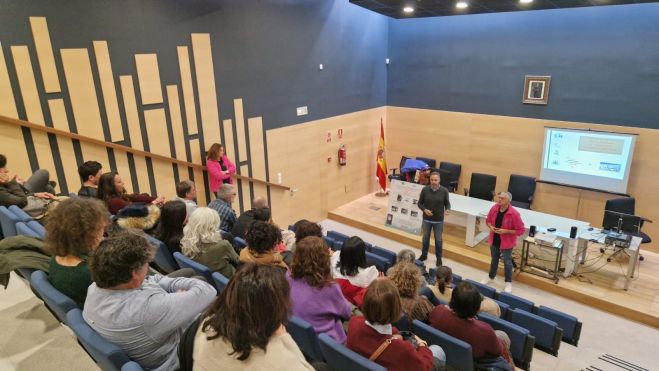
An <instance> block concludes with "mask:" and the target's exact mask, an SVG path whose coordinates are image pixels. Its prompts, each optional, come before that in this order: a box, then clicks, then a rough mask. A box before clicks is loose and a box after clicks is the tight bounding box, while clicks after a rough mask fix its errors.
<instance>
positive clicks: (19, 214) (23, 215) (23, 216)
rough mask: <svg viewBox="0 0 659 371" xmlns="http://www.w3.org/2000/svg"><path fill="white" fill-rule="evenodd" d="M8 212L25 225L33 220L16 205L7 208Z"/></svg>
mask: <svg viewBox="0 0 659 371" xmlns="http://www.w3.org/2000/svg"><path fill="white" fill-rule="evenodd" d="M9 211H11V212H12V213H14V214H15V215H16V216H17V217H18V218H19V219H20V220H21V221H22V222H25V223H27V222H30V221H32V220H34V218H32V217H31V216H30V215H29V214H28V213H26V212H25V211H23V209H21V208H20V207H18V206H16V205H11V206H9Z"/></svg>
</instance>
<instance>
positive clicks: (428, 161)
mask: <svg viewBox="0 0 659 371" xmlns="http://www.w3.org/2000/svg"><path fill="white" fill-rule="evenodd" d="M416 159H417V160H421V161H423V162H425V163H426V164H428V167H432V168H434V167H435V166H436V165H437V161H436V160H435V159H432V158H428V157H417V158H416Z"/></svg>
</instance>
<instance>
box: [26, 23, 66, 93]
mask: <svg viewBox="0 0 659 371" xmlns="http://www.w3.org/2000/svg"><path fill="white" fill-rule="evenodd" d="M30 26H31V27H32V37H33V38H34V46H35V48H36V49H37V59H38V60H39V69H41V77H42V79H43V88H44V91H45V92H46V93H59V92H60V91H62V90H61V89H60V84H59V77H58V76H57V67H56V65H55V56H54V54H53V45H52V44H51V42H50V34H49V33H48V23H47V22H46V18H45V17H30Z"/></svg>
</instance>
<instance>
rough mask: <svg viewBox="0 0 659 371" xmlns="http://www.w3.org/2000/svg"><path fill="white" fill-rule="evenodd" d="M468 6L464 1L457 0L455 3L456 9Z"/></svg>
mask: <svg viewBox="0 0 659 371" xmlns="http://www.w3.org/2000/svg"><path fill="white" fill-rule="evenodd" d="M468 6H469V4H467V2H466V1H458V3H457V4H455V7H456V8H458V9H465V8H467V7H468Z"/></svg>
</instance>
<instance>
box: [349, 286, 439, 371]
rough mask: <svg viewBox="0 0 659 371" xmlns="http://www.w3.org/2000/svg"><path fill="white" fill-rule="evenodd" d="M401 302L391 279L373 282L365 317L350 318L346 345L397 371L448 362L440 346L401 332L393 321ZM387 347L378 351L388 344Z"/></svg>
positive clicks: (397, 315)
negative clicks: (406, 338)
mask: <svg viewBox="0 0 659 371" xmlns="http://www.w3.org/2000/svg"><path fill="white" fill-rule="evenodd" d="M401 310H402V307H401V302H400V297H399V296H398V289H396V286H395V285H394V283H393V282H391V280H388V279H382V280H376V281H374V282H373V283H372V284H371V285H370V286H369V287H368V290H367V291H366V295H364V304H363V305H362V312H363V313H364V316H363V317H362V316H355V317H352V318H351V319H350V324H349V326H348V341H347V343H346V346H347V347H348V348H349V349H351V350H353V351H355V352H357V353H359V354H361V355H362V356H364V357H366V358H369V359H371V360H372V361H374V362H376V363H377V364H379V365H381V366H383V367H386V368H387V370H389V371H395V370H433V369H438V368H440V367H441V366H442V365H443V364H444V363H445V362H446V355H445V354H444V351H443V350H442V348H440V347H439V346H437V345H432V346H430V347H428V344H427V343H426V342H425V341H423V340H421V339H420V338H418V337H417V336H416V335H412V336H413V337H414V338H415V340H416V342H417V344H418V347H415V346H414V345H413V344H412V343H411V342H409V341H406V340H404V339H403V338H402V336H401V335H400V334H398V329H396V328H395V327H394V326H393V325H392V323H393V322H396V321H398V319H399V318H400V316H401ZM387 343H388V345H386V347H385V348H384V350H383V351H382V352H381V353H380V354H377V350H378V349H379V348H380V347H381V346H383V344H387Z"/></svg>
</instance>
